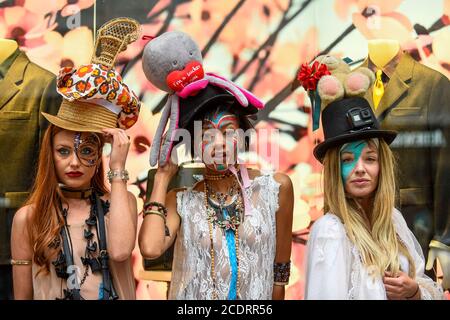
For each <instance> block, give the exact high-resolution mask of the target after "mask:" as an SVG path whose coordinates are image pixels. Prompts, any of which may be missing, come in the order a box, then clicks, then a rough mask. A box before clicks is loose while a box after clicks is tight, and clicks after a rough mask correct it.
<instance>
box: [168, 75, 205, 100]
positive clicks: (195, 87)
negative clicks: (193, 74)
mask: <svg viewBox="0 0 450 320" xmlns="http://www.w3.org/2000/svg"><path fill="white" fill-rule="evenodd" d="M208 83H209V80H208V79H201V80H197V81H194V82H191V83H189V84H188V85H187V86H186V87H184V88H183V89H182V90H181V91H180V92H176V93H175V94H176V95H177V96H179V97H180V98H183V99H186V98H187V97H189V96H191V95H194V94H196V93H197V92H199V91H200V90H203V89H205V88H206V87H207V86H208Z"/></svg>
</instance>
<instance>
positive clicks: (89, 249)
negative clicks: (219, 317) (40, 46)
mask: <svg viewBox="0 0 450 320" xmlns="http://www.w3.org/2000/svg"><path fill="white" fill-rule="evenodd" d="M104 132H105V133H106V134H107V135H110V136H111V137H112V151H111V158H110V163H109V166H110V168H111V169H112V170H113V171H112V172H123V171H122V170H124V168H125V160H126V156H127V153H128V147H129V141H128V137H127V136H126V134H125V133H124V131H123V130H121V129H104ZM103 144H104V138H103V136H102V135H100V134H98V133H94V132H76V131H69V130H65V129H62V128H60V127H56V126H55V125H51V126H50V127H49V128H48V129H47V131H46V133H45V135H44V138H43V142H42V149H41V151H40V155H39V164H38V171H37V177H36V181H35V184H34V188H33V191H32V194H31V196H30V198H29V200H28V201H27V203H26V204H25V206H24V207H22V208H21V209H20V210H19V211H18V212H17V213H16V215H15V217H14V221H13V228H12V239H11V241H12V242H11V243H12V244H11V247H12V248H11V250H12V257H13V280H14V295H15V298H16V299H55V298H56V299H63V298H65V299H102V298H103V299H105V298H107V296H109V299H112V298H116V297H119V298H121V299H134V298H135V292H134V282H133V281H134V279H133V276H132V269H131V262H130V261H131V260H130V259H131V251H132V250H133V247H134V243H135V238H136V221H137V220H136V219H137V218H136V217H137V213H136V211H137V210H136V199H135V198H134V196H133V195H132V194H131V193H129V192H127V188H126V179H120V177H117V178H112V179H111V192H108V189H107V188H106V186H105V184H104V171H103V165H102V161H101V154H102V148H103ZM100 207H102V208H101V209H100ZM99 211H102V213H101V214H102V216H103V217H104V218H103V221H100V213H99ZM108 211H109V212H108ZM103 225H104V227H103V228H102V226H103ZM102 229H103V230H102ZM104 230H106V232H105V233H106V235H105V238H104V239H103V240H106V241H105V242H106V243H105V245H106V244H107V248H106V249H107V253H108V256H107V257H102V253H101V251H102V250H103V249H102V246H103V244H102V243H101V242H102V237H103V236H102V232H104ZM105 258H106V260H105ZM108 258H109V259H108ZM70 261H71V262H70ZM103 263H106V268H107V270H104V269H103V267H105V266H103V265H102V264H103ZM105 278H106V279H105ZM105 290H106V291H105Z"/></svg>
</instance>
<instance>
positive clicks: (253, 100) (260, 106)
mask: <svg viewBox="0 0 450 320" xmlns="http://www.w3.org/2000/svg"><path fill="white" fill-rule="evenodd" d="M206 74H207V75H208V76H210V77H213V78H218V79H221V80H223V81H225V82H227V83H229V84H230V86H233V87H234V88H236V89H238V90H239V91H240V92H241V93H242V94H243V95H244V97H245V98H246V100H247V103H246V104H242V103H241V102H240V101H239V98H238V97H237V96H235V97H236V99H238V101H239V103H240V104H241V105H242V106H244V107H246V106H247V105H248V103H250V104H251V105H253V106H255V107H256V108H257V109H263V108H264V102H262V101H261V100H259V99H258V98H257V97H256V96H255V95H254V94H253V93H251V92H250V91H248V90H246V89H244V88H241V87H240V86H238V85H237V84H235V83H234V82H232V81H230V80H228V79H226V78H224V77H221V76H219V75H217V74H215V73H212V72H208V73H206ZM227 87H228V86H227ZM224 89H227V88H224ZM231 93H233V92H232V91H231ZM233 95H234V93H233Z"/></svg>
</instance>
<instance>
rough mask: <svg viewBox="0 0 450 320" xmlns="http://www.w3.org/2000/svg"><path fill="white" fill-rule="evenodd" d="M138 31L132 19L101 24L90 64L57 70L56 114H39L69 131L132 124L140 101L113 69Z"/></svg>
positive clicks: (94, 129) (121, 126) (100, 129)
mask: <svg viewBox="0 0 450 320" xmlns="http://www.w3.org/2000/svg"><path fill="white" fill-rule="evenodd" d="M139 33H140V24H139V23H138V22H137V21H135V20H133V19H129V18H117V19H113V20H110V21H108V22H107V23H105V24H104V25H103V26H102V27H101V28H100V29H99V32H98V34H97V35H98V37H97V41H96V44H95V50H94V54H93V57H92V60H91V63H90V64H87V65H82V66H79V67H66V68H62V69H61V70H60V72H59V74H58V77H57V81H56V90H57V92H58V93H59V94H60V95H61V96H62V97H63V102H62V104H61V106H60V109H59V111H58V114H57V115H56V116H54V115H51V114H48V113H45V112H42V115H43V116H44V117H45V118H46V119H47V120H48V121H49V122H50V123H52V124H54V125H55V126H58V127H60V128H63V129H67V130H71V131H92V132H102V129H105V128H121V129H128V128H130V127H131V126H133V125H134V124H135V123H136V122H137V120H138V116H139V111H140V107H141V103H140V101H139V98H138V97H137V95H136V94H135V93H134V92H133V91H132V90H131V89H130V88H129V87H128V86H127V85H126V84H125V83H124V82H123V80H122V76H121V75H120V74H119V73H118V72H117V71H116V70H115V69H114V62H115V60H116V58H117V56H118V54H119V53H120V52H122V51H124V50H125V49H126V48H127V45H129V44H130V43H132V42H134V41H135V40H136V39H137V38H138V36H139Z"/></svg>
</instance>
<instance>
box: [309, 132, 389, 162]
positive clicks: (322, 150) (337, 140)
mask: <svg viewBox="0 0 450 320" xmlns="http://www.w3.org/2000/svg"><path fill="white" fill-rule="evenodd" d="M396 136H397V132H396V131H391V130H367V131H359V132H351V133H347V134H343V135H340V136H337V137H333V138H329V139H327V140H325V141H324V142H321V143H319V144H318V145H317V146H316V147H315V148H314V151H313V153H314V157H315V158H316V159H317V160H319V161H320V162H323V158H324V157H325V154H326V153H327V151H328V149H330V148H333V147H337V146H339V145H342V144H344V143H347V142H353V141H357V140H366V139H371V138H381V139H383V140H384V141H386V143H387V144H391V143H392V141H394V139H395V137H396Z"/></svg>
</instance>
